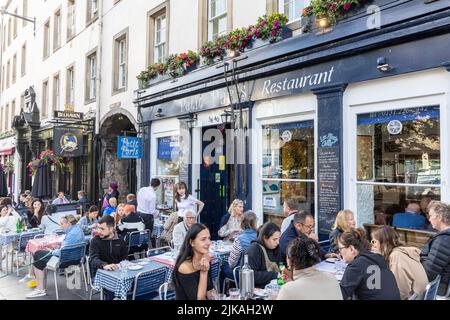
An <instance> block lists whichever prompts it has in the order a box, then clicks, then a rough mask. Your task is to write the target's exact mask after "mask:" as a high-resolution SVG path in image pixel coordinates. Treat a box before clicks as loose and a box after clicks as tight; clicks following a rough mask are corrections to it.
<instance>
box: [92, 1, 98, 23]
mask: <svg viewBox="0 0 450 320" xmlns="http://www.w3.org/2000/svg"><path fill="white" fill-rule="evenodd" d="M97 12H98V1H97V0H91V19H93V18H95V16H96V15H97Z"/></svg>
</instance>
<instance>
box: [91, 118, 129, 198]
mask: <svg viewBox="0 0 450 320" xmlns="http://www.w3.org/2000/svg"><path fill="white" fill-rule="evenodd" d="M136 135H137V132H136V129H135V127H134V125H133V123H132V122H131V120H130V119H129V118H128V117H127V116H126V115H125V114H121V113H118V114H115V115H113V116H111V117H109V118H107V119H106V120H105V121H104V123H103V125H102V127H101V129H100V137H101V156H100V160H99V161H100V168H101V170H100V172H99V175H100V177H99V182H100V188H99V189H100V192H101V194H100V196H102V195H103V194H105V192H106V190H108V186H109V183H110V182H111V181H115V182H117V184H118V185H119V194H120V199H119V201H121V202H124V201H125V198H126V196H127V194H129V193H134V194H136V185H137V177H136V160H134V159H118V157H117V139H118V137H119V136H131V137H135V136H136Z"/></svg>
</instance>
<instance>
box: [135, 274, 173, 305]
mask: <svg viewBox="0 0 450 320" xmlns="http://www.w3.org/2000/svg"><path fill="white" fill-rule="evenodd" d="M166 276H167V268H165V267H164V268H159V269H156V270H151V271H144V272H141V273H138V274H137V275H136V277H135V278H134V289H133V296H132V298H131V299H132V300H136V297H142V296H145V295H148V294H151V293H154V292H156V291H158V290H159V288H160V286H161V285H162V284H163V283H164V282H165V281H166Z"/></svg>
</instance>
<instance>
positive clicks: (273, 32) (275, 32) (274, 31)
mask: <svg viewBox="0 0 450 320" xmlns="http://www.w3.org/2000/svg"><path fill="white" fill-rule="evenodd" d="M277 33H278V30H272V32H271V33H270V34H271V35H272V36H273V37H275V36H276V35H277Z"/></svg>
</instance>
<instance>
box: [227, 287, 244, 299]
mask: <svg viewBox="0 0 450 320" xmlns="http://www.w3.org/2000/svg"><path fill="white" fill-rule="evenodd" d="M228 294H229V296H230V300H241V291H240V290H239V289H238V288H231V289H230V290H228Z"/></svg>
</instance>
